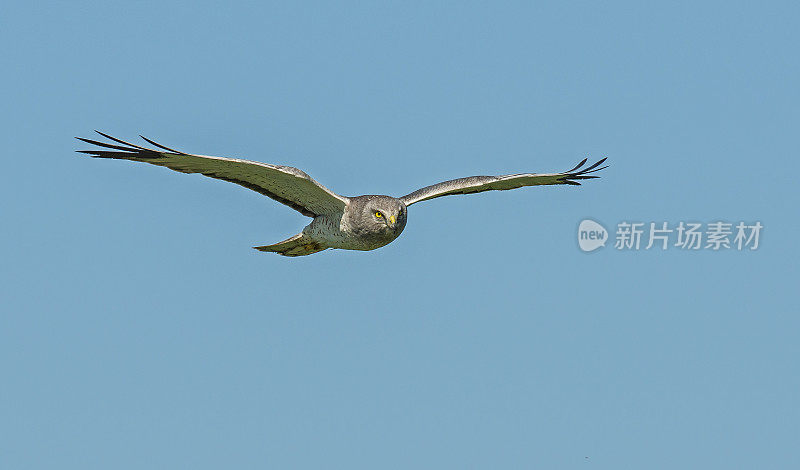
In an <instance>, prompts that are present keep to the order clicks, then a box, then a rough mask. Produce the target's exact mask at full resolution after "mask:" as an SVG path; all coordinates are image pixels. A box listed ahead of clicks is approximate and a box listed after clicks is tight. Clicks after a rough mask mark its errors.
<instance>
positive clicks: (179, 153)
mask: <svg viewBox="0 0 800 470" xmlns="http://www.w3.org/2000/svg"><path fill="white" fill-rule="evenodd" d="M139 137H141V138H142V139H144V140H146V141H147V142H149V143H151V144H153V145H155V146H156V147H158V148H160V149H164V150H167V151H170V152H173V153H177V154H178V155H188V154H186V153H183V152H181V151H180V150H175V149H171V148H169V147H165V146H163V145H161V144H159V143H157V142H153V141H152V140H150V139H148V138H147V137H145V136H143V135H141V134H139Z"/></svg>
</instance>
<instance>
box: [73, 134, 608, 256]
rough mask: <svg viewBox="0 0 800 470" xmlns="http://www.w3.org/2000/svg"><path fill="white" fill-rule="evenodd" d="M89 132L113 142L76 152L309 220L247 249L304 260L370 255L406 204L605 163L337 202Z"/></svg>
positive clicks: (304, 182) (294, 184) (283, 178)
mask: <svg viewBox="0 0 800 470" xmlns="http://www.w3.org/2000/svg"><path fill="white" fill-rule="evenodd" d="M95 132H97V133H98V134H100V135H101V136H103V137H105V138H107V139H109V140H111V141H113V142H115V144H111V143H104V142H98V141H96V140H91V139H84V138H81V137H76V139H78V140H81V141H83V142H86V143H88V144H92V145H96V146H98V147H100V148H99V149H94V150H78V152H80V153H85V154H88V155H91V156H92V157H98V158H114V159H122V160H133V161H137V162H145V163H150V164H152V165H158V166H165V167H167V168H169V169H171V170H175V171H180V172H182V173H200V174H202V175H205V176H209V177H211V178H216V179H220V180H224V181H230V182H231V183H236V184H238V185H240V186H244V187H245V188H248V189H252V190H253V191H256V192H258V193H261V194H263V195H264V196H267V197H269V198H272V199H274V200H276V201H278V202H280V203H283V204H286V205H287V206H289V207H291V208H292V209H294V210H296V211H298V212H300V213H301V214H303V215H305V216H308V217H311V218H312V219H313V220H312V221H311V223H310V224H308V225H307V226H306V227H305V228H303V231H302V232H300V233H298V234H297V235H295V236H293V237H291V238H288V239H286V240H284V241H282V242H279V243H275V244H272V245H265V246H256V247H254V248H255V249H256V250H259V251H266V252H273V253H278V254H280V255H284V256H305V255H310V254H312V253H317V252H319V251H322V250H326V249H328V248H340V249H345V250H362V251H367V250H374V249H376V248H380V247H382V246H384V245H386V244H388V243H390V242H392V241H393V240H394V239H396V238H397V237H398V236H400V233H401V232H402V231H403V229H404V228H405V226H406V220H407V217H408V206H410V205H412V204H415V203H417V202H422V201H427V200H428V199H433V198H437V197H441V196H449V195H453V194H471V193H479V192H482V191H491V190H506V189H515V188H521V187H523V186H536V185H552V184H570V185H580V183H579V181H580V180H586V179H590V178H597V176H595V175H592V174H591V173H595V172H597V171H600V170H602V169H603V168H607V167H606V166H602V167H601V166H600V165H602V164H603V162H605V161H606V159H605V158H603V159H602V160H600V161H598V162H596V163H594V164H592V165H590V166H588V167H584V165H585V164H586V160H587V159H583V160H582V161H581V162H580V163H578V165H577V166H575V167H574V168H572V169H571V170H567V171H564V172H561V173H521V174H516V175H503V176H470V177H467V178H459V179H454V180H449V181H444V182H441V183H437V184H434V185H431V186H426V187H424V188H422V189H418V190H416V191H414V192H412V193H409V194H406V195H405V196H402V197H399V198H395V197H391V196H379V195H365V196H355V197H345V196H340V195H338V194H336V193H334V192H333V191H331V190H329V189H328V188H326V187H325V186H323V185H321V184H319V183H318V182H316V181H315V180H314V179H312V178H311V177H310V176H308V175H307V174H306V173H305V172H303V171H301V170H298V169H297V168H292V167H289V166H281V165H270V164H268V163H259V162H253V161H249V160H239V159H236V158H223V157H210V156H205V155H193V154H188V153H184V152H180V151H178V150H173V149H171V148H169V147H165V146H163V145H161V144H157V143H155V142H153V141H152V140H150V139H148V138H146V137H144V136H139V137H141V138H142V139H144V140H145V141H147V142H148V143H150V144H152V145H154V146H155V147H157V148H158V149H157V150H156V149H150V148H146V147H142V146H139V145H136V144H131V143H129V142H125V141H124V140H120V139H117V138H115V137H111V136H110V135H108V134H104V133H102V132H100V131H95ZM117 144H121V145H117Z"/></svg>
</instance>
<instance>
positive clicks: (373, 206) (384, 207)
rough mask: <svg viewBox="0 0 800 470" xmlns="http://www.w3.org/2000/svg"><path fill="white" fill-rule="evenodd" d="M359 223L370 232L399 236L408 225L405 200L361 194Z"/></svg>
mask: <svg viewBox="0 0 800 470" xmlns="http://www.w3.org/2000/svg"><path fill="white" fill-rule="evenodd" d="M361 197H363V198H364V199H362V200H361V201H360V202H363V205H362V207H361V210H360V211H358V213H359V222H360V223H359V225H360V226H361V228H362V229H366V230H368V231H369V232H372V233H376V234H381V235H384V236H387V237H391V238H392V239H395V238H397V237H398V236H399V235H400V233H401V232H402V231H403V229H404V228H405V227H406V220H407V210H406V205H405V204H403V201H401V200H399V199H396V198H393V197H390V196H361Z"/></svg>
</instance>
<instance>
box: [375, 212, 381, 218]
mask: <svg viewBox="0 0 800 470" xmlns="http://www.w3.org/2000/svg"><path fill="white" fill-rule="evenodd" d="M375 217H377V218H379V219H380V218H381V217H383V214H381V213H380V212H376V213H375Z"/></svg>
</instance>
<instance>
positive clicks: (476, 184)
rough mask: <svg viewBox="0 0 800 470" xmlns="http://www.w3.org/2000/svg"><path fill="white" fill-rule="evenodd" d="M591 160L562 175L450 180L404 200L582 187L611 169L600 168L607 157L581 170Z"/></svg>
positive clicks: (416, 200)
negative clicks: (555, 186)
mask: <svg viewBox="0 0 800 470" xmlns="http://www.w3.org/2000/svg"><path fill="white" fill-rule="evenodd" d="M586 160H587V159H585V158H584V159H583V161H581V162H580V163H578V165H577V166H575V168H573V169H571V170H568V171H565V172H562V173H522V174H519V175H503V176H470V177H467V178H459V179H455V180H450V181H444V182H441V183H437V184H433V185H431V186H426V187H424V188H422V189H418V190H416V191H414V192H413V193H411V194H406V195H405V196H403V197H401V198H400V199H401V200H402V201H403V202H404V203H405V204H406V205H407V206H410V205H411V204H414V203H416V202H420V201H427V200H428V199H433V198H436V197H441V196H450V195H453V194H471V193H480V192H483V191H494V190H506V189H516V188H521V187H523V186H536V185H543V184H571V185H576V186H580V183H579V182H578V180H586V179H591V178H599V176H594V175H590V173H594V172H597V171H600V170H602V169H603V168H608V167H607V166H603V167H601V166H600V165H602V164H603V162H605V161H606V159H605V158H603V159H602V160H600V161H598V162H597V163H595V164H593V165H590V166H588V167H586V168H583V169H581V167H583V165H584V164H586Z"/></svg>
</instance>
